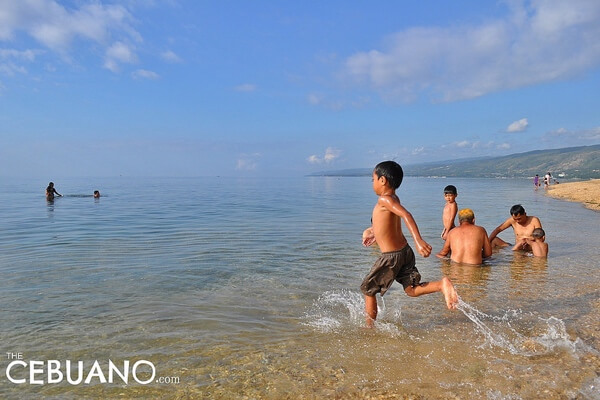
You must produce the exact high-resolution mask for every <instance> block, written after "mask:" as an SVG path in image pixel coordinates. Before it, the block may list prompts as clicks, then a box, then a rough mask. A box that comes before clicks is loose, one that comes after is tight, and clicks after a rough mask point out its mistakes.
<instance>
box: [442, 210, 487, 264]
mask: <svg viewBox="0 0 600 400" xmlns="http://www.w3.org/2000/svg"><path fill="white" fill-rule="evenodd" d="M458 223H459V226H458V227H456V228H454V229H452V230H451V231H450V232H448V237H447V238H446V243H444V247H443V248H442V250H440V252H439V253H438V254H436V255H437V256H438V257H439V258H444V257H446V256H447V255H448V253H450V259H451V260H452V261H454V262H457V263H465V264H481V263H482V262H483V259H484V258H486V257H489V256H491V255H492V246H491V245H490V240H489V239H488V235H487V232H486V231H485V229H484V228H483V227H481V226H477V225H475V214H474V213H473V210H471V209H470V208H464V209H462V210H460V211H459V212H458Z"/></svg>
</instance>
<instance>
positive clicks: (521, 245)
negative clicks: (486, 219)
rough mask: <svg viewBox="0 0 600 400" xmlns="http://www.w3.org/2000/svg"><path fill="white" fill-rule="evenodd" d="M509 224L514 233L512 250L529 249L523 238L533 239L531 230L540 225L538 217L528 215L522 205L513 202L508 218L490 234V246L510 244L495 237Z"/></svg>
mask: <svg viewBox="0 0 600 400" xmlns="http://www.w3.org/2000/svg"><path fill="white" fill-rule="evenodd" d="M509 226H512V228H513V231H514V233H515V246H514V247H513V250H514V251H516V250H525V251H531V246H530V245H529V243H527V242H526V241H524V239H533V230H534V229H535V228H541V227H542V223H541V222H540V220H539V218H538V217H533V216H531V217H530V216H528V215H527V213H526V212H525V209H524V208H523V206H522V205H520V204H515V205H514V206H512V207H511V208H510V218H508V219H507V220H506V221H504V222H503V223H502V224H500V225H498V227H497V228H496V229H494V230H493V231H492V233H491V234H490V244H491V245H492V247H506V246H510V244H509V243H507V242H505V241H504V240H502V239H500V238H499V237H496V236H497V235H498V234H499V233H500V232H502V231H503V230H505V229H507V228H508V227H509Z"/></svg>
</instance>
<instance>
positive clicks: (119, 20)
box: [0, 0, 141, 71]
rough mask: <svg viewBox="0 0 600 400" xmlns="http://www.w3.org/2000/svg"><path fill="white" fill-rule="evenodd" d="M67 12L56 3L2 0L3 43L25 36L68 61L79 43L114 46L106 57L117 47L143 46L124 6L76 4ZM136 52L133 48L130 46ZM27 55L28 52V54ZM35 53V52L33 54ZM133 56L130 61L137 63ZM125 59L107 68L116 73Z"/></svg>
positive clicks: (109, 60) (52, 0) (0, 27)
mask: <svg viewBox="0 0 600 400" xmlns="http://www.w3.org/2000/svg"><path fill="white" fill-rule="evenodd" d="M75 4H76V5H75V6H73V7H72V8H66V7H65V6H63V5H62V4H60V3H59V2H58V1H55V0H2V3H1V4H0V40H2V41H11V40H13V39H15V38H16V37H17V34H18V33H20V32H24V33H25V34H27V35H29V36H30V37H31V38H33V39H34V40H36V41H37V42H38V43H40V44H41V45H43V46H45V47H47V48H48V49H50V50H52V51H54V52H57V53H59V54H60V55H61V56H62V57H65V58H68V57H69V56H68V54H69V52H70V50H71V47H72V43H73V42H75V41H76V40H81V39H83V40H87V41H91V42H93V43H94V44H96V45H99V46H101V47H106V46H107V44H108V43H113V44H112V45H111V46H109V48H108V49H107V50H106V53H107V54H108V53H110V52H114V51H115V49H114V43H122V42H129V41H133V42H139V41H141V36H140V34H139V33H138V32H137V31H136V30H135V29H134V28H133V25H132V20H133V18H132V17H131V15H130V14H129V12H128V11H127V9H126V8H125V7H123V6H121V5H114V4H102V3H100V2H91V4H82V5H80V6H78V7H77V5H78V4H80V2H76V3H75ZM127 47H128V49H129V51H130V52H132V47H131V46H127ZM25 51H27V50H25ZM30 51H31V50H30ZM134 58H135V57H134V54H133V53H130V54H129V55H128V57H127V61H125V62H131V61H130V60H132V59H134ZM119 62H123V55H122V54H121V55H120V56H116V57H108V58H106V59H105V67H106V68H108V69H110V70H112V71H116V70H118V63H119Z"/></svg>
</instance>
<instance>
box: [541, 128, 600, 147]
mask: <svg viewBox="0 0 600 400" xmlns="http://www.w3.org/2000/svg"><path fill="white" fill-rule="evenodd" d="M543 139H544V140H545V141H552V140H557V141H558V143H562V144H564V143H569V146H577V145H580V144H581V145H586V144H594V143H597V142H598V141H600V126H599V127H595V128H591V129H583V130H577V131H571V130H569V129H565V128H559V129H557V130H555V131H551V132H548V133H546V134H545V135H544V136H543Z"/></svg>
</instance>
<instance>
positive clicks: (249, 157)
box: [235, 153, 262, 171]
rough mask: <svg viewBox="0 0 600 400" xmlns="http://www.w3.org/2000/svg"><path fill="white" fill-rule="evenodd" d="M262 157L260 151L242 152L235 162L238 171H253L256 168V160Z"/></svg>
mask: <svg viewBox="0 0 600 400" xmlns="http://www.w3.org/2000/svg"><path fill="white" fill-rule="evenodd" d="M260 157H262V155H261V154H260V153H253V154H242V155H241V156H240V158H238V160H237V163H236V167H235V168H236V169H237V170H238V171H255V170H256V169H257V168H258V161H259V159H260Z"/></svg>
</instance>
